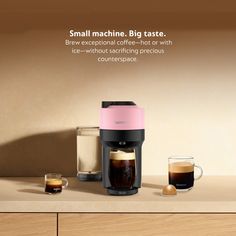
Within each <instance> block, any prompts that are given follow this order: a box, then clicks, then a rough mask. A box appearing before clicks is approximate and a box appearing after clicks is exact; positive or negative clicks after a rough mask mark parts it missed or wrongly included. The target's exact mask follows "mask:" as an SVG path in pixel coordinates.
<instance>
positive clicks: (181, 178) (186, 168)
mask: <svg viewBox="0 0 236 236" xmlns="http://www.w3.org/2000/svg"><path fill="white" fill-rule="evenodd" d="M194 168H198V169H199V171H200V174H199V175H198V177H194ZM202 174H203V171H202V168H201V167H200V166H198V165H196V164H195V163H194V159H193V157H170V158H169V184H171V185H174V186H175V187H176V189H177V190H180V191H181V190H182V191H188V190H190V189H191V188H192V187H193V185H194V180H197V179H200V178H201V176H202Z"/></svg>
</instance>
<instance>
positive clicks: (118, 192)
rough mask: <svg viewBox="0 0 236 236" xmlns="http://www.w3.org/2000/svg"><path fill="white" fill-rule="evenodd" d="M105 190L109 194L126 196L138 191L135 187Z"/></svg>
mask: <svg viewBox="0 0 236 236" xmlns="http://www.w3.org/2000/svg"><path fill="white" fill-rule="evenodd" d="M107 192H108V193H109V194H111V195H115V196H127V195H133V194H135V193H137V192H138V189H137V188H133V189H129V190H117V189H110V188H108V189H107Z"/></svg>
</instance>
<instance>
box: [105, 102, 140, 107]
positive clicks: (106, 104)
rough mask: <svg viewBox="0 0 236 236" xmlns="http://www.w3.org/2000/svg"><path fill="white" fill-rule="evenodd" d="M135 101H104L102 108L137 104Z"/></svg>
mask: <svg viewBox="0 0 236 236" xmlns="http://www.w3.org/2000/svg"><path fill="white" fill-rule="evenodd" d="M135 105H136V104H135V103H134V102H133V101H103V102H102V108H107V107H109V106H135Z"/></svg>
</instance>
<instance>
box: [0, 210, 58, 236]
mask: <svg viewBox="0 0 236 236" xmlns="http://www.w3.org/2000/svg"><path fill="white" fill-rule="evenodd" d="M26 235H27V236H31V235H32V236H56V235H57V215H56V213H55V214H54V213H50V214H49V213H45V214H43V213H0V236H26Z"/></svg>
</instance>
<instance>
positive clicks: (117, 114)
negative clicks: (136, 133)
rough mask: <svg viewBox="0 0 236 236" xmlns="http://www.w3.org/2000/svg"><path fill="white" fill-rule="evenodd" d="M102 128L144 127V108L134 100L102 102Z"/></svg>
mask: <svg viewBox="0 0 236 236" xmlns="http://www.w3.org/2000/svg"><path fill="white" fill-rule="evenodd" d="M100 129H105V130H139V129H144V110H143V108H140V107H138V106H137V105H136V104H135V103H134V102H132V101H105V102H102V108H101V112H100Z"/></svg>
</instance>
